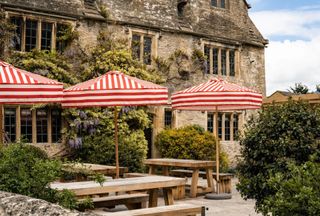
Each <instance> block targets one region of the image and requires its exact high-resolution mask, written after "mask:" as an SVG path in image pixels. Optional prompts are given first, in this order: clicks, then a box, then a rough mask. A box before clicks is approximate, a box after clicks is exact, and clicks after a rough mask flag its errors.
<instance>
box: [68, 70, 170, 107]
mask: <svg viewBox="0 0 320 216" xmlns="http://www.w3.org/2000/svg"><path fill="white" fill-rule="evenodd" d="M165 104H168V89H167V88H166V87H162V86H160V85H156V84H154V83H151V82H147V81H144V80H140V79H137V78H135V77H131V76H128V75H125V74H123V73H121V72H118V71H111V72H108V73H106V74H104V75H102V76H100V77H98V78H95V79H92V80H89V81H86V82H83V83H80V84H78V85H75V86H72V87H70V88H68V89H66V90H64V100H63V103H62V106H63V107H94V106H100V107H107V106H144V105H165Z"/></svg>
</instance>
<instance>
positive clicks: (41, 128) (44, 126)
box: [36, 109, 48, 143]
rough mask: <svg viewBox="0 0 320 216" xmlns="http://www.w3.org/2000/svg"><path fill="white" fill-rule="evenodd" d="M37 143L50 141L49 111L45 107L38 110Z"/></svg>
mask: <svg viewBox="0 0 320 216" xmlns="http://www.w3.org/2000/svg"><path fill="white" fill-rule="evenodd" d="M36 120H37V143H46V142H48V112H47V110H45V109H39V110H37V111H36Z"/></svg>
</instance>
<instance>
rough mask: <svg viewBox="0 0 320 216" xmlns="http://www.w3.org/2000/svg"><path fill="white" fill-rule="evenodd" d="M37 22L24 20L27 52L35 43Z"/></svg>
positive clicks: (34, 46)
mask: <svg viewBox="0 0 320 216" xmlns="http://www.w3.org/2000/svg"><path fill="white" fill-rule="evenodd" d="M37 30H38V22H37V21H34V20H27V22H26V51H27V52H29V51H31V50H32V49H34V48H36V45H37Z"/></svg>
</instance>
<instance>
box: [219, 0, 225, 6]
mask: <svg viewBox="0 0 320 216" xmlns="http://www.w3.org/2000/svg"><path fill="white" fill-rule="evenodd" d="M220 7H221V8H226V0H220Z"/></svg>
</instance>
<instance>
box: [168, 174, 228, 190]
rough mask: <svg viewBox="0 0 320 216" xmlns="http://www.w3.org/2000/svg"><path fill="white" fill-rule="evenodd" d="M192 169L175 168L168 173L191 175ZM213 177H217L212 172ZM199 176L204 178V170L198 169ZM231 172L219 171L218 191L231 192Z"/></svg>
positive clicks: (178, 175) (181, 175) (180, 175)
mask: <svg viewBox="0 0 320 216" xmlns="http://www.w3.org/2000/svg"><path fill="white" fill-rule="evenodd" d="M192 173H193V171H192V170H186V169H175V170H171V171H170V175H172V176H176V177H192ZM212 175H213V178H214V179H217V174H216V173H212ZM199 176H200V177H202V178H206V177H207V176H206V172H204V171H200V172H199ZM233 176H234V175H233V174H232V173H220V174H219V178H220V185H219V187H220V192H222V193H231V179H232V178H233Z"/></svg>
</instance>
